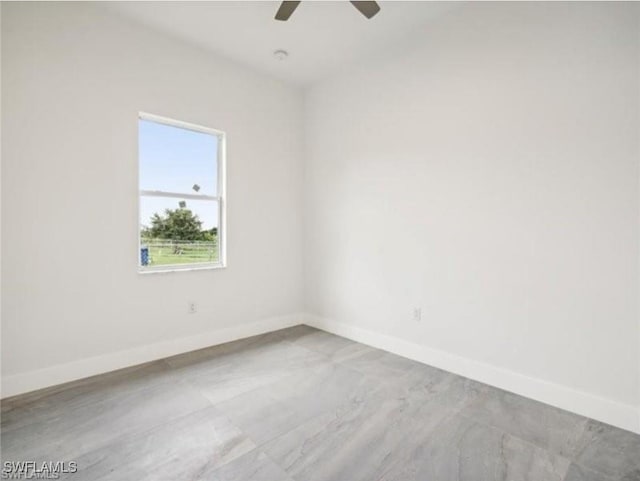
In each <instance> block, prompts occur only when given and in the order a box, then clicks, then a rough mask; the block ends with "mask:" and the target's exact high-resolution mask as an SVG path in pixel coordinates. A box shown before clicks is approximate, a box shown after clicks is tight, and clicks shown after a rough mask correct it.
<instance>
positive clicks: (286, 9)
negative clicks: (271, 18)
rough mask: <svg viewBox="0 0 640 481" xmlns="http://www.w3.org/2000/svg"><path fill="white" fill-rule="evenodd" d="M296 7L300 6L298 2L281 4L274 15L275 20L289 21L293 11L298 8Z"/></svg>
mask: <svg viewBox="0 0 640 481" xmlns="http://www.w3.org/2000/svg"><path fill="white" fill-rule="evenodd" d="M298 5H300V2H290V1H285V2H282V3H281V4H280V8H279V9H278V12H277V13H276V20H282V21H285V20H289V17H290V16H291V14H292V13H293V12H294V11H295V9H296V8H298Z"/></svg>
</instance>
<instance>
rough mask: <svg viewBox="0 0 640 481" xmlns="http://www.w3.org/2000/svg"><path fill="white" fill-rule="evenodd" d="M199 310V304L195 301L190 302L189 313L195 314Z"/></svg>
mask: <svg viewBox="0 0 640 481" xmlns="http://www.w3.org/2000/svg"><path fill="white" fill-rule="evenodd" d="M196 312H198V305H197V304H196V303H195V302H190V303H189V314H195V313H196Z"/></svg>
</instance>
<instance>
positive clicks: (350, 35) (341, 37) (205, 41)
mask: <svg viewBox="0 0 640 481" xmlns="http://www.w3.org/2000/svg"><path fill="white" fill-rule="evenodd" d="M379 3H380V6H381V11H380V12H379V13H378V14H377V15H376V16H375V17H373V18H372V19H371V20H367V19H366V18H365V17H364V16H362V15H361V14H360V13H359V12H358V11H357V10H356V9H355V8H354V7H353V6H352V5H351V4H350V3H348V2H345V1H310V0H306V1H303V2H302V3H301V4H300V6H299V7H298V9H297V10H296V11H295V12H294V14H293V15H292V16H291V18H290V19H289V20H288V21H287V22H280V21H277V20H274V18H273V17H274V15H275V13H276V11H277V9H278V5H279V2H271V1H266V2H243V1H240V2H161V1H151V2H108V3H105V4H104V5H105V6H106V7H107V8H109V9H111V10H115V11H117V12H118V13H120V14H122V15H125V16H127V17H130V18H133V19H135V20H137V21H139V22H142V23H144V24H145V25H148V26H151V27H153V28H155V29H159V30H162V31H164V32H167V33H169V34H171V35H173V36H175V37H179V38H182V39H184V40H186V41H188V42H191V43H195V44H198V45H200V46H201V47H204V48H206V49H209V50H210V51H212V52H215V53H217V54H220V55H223V56H225V57H228V58H231V59H234V60H235V61H237V62H240V63H243V64H246V65H249V66H251V67H253V68H255V69H258V70H260V71H262V72H266V73H268V74H271V75H274V76H276V77H279V78H281V79H283V80H286V81H290V82H293V83H296V84H299V85H308V84H310V83H312V82H314V81H317V80H320V79H323V78H326V77H330V76H331V75H333V74H335V73H336V72H339V71H340V70H343V69H345V68H348V67H349V66H350V65H353V64H354V63H362V62H371V61H375V60H376V59H377V58H380V56H382V55H389V54H393V52H395V51H398V50H400V49H402V48H403V46H405V45H408V44H409V43H410V42H411V39H412V38H415V34H416V32H419V31H420V29H423V28H428V24H429V22H430V21H431V20H433V19H434V18H437V17H438V16H439V15H441V14H442V13H443V12H445V11H446V10H448V9H450V8H453V3H448V4H447V3H441V2H404V1H389V2H379ZM276 49H285V50H287V51H288V52H289V57H288V59H287V60H285V61H278V60H276V59H275V58H274V56H273V52H274V50H276Z"/></svg>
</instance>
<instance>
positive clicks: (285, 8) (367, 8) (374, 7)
mask: <svg viewBox="0 0 640 481" xmlns="http://www.w3.org/2000/svg"><path fill="white" fill-rule="evenodd" d="M350 3H351V4H352V5H353V6H354V7H356V8H357V9H358V11H359V12H360V13H361V14H362V15H364V16H365V17H367V18H371V17H373V16H374V15H375V14H376V13H378V12H379V11H380V5H378V3H377V2H373V1H370V2H368V1H364V2H350ZM298 5H300V2H293V1H284V2H282V3H281V4H280V8H279V9H278V11H277V13H276V20H282V21H285V20H289V17H290V16H291V14H292V13H293V12H294V11H295V9H296V8H298Z"/></svg>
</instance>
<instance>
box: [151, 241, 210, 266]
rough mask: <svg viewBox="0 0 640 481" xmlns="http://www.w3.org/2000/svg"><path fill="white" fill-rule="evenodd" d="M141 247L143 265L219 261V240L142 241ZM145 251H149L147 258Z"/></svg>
mask: <svg viewBox="0 0 640 481" xmlns="http://www.w3.org/2000/svg"><path fill="white" fill-rule="evenodd" d="M140 247H141V263H142V265H152V266H153V265H168V264H195V263H200V262H216V261H217V260H218V240H217V239H214V240H213V241H172V240H164V239H141V241H140ZM145 249H147V251H146V256H145ZM145 257H146V258H145ZM145 260H146V262H145Z"/></svg>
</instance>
